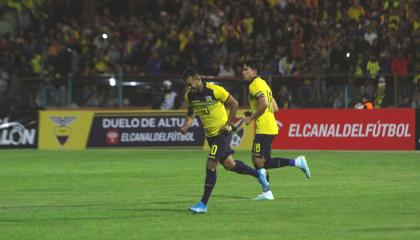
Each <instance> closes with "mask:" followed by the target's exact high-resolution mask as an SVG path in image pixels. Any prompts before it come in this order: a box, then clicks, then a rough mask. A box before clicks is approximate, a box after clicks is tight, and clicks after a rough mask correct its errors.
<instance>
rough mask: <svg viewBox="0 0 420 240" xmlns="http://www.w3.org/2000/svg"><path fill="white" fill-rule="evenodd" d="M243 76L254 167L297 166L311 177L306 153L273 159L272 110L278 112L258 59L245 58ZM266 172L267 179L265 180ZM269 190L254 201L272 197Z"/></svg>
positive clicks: (273, 122) (275, 132)
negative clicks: (246, 83) (252, 127)
mask: <svg viewBox="0 0 420 240" xmlns="http://www.w3.org/2000/svg"><path fill="white" fill-rule="evenodd" d="M242 75H243V78H244V79H245V80H247V81H249V82H250V83H249V95H250V98H249V103H250V105H251V112H252V115H251V116H247V117H245V119H244V123H245V124H247V125H248V124H250V123H251V122H252V121H255V137H254V142H253V146H252V162H253V163H254V166H255V168H256V169H261V168H262V169H264V168H265V169H270V168H279V167H285V166H296V167H298V168H300V169H302V171H303V172H304V173H305V175H306V177H308V178H310V177H311V173H310V171H309V167H308V165H307V163H306V159H305V156H298V157H297V158H295V159H288V158H272V157H271V144H272V142H273V140H274V138H275V137H276V135H277V134H278V127H277V121H276V119H275V117H274V113H275V112H277V111H278V107H277V103H276V100H275V99H274V98H273V94H272V92H271V88H270V87H269V86H268V84H267V83H266V81H265V80H264V79H262V78H261V77H260V76H258V61H257V60H248V61H246V62H245V64H244V66H243V70H242ZM268 178H269V177H268V173H267V180H268ZM273 199H274V197H273V193H272V192H271V190H269V191H263V193H262V194H260V195H259V196H257V197H256V198H255V200H273Z"/></svg>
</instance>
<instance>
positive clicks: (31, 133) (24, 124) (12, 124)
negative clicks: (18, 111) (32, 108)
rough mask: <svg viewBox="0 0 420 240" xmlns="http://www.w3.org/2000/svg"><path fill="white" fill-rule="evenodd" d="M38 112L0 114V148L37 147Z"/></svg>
mask: <svg viewBox="0 0 420 240" xmlns="http://www.w3.org/2000/svg"><path fill="white" fill-rule="evenodd" d="M37 134H38V113H36V112H35V113H29V114H27V115H26V116H20V117H13V116H4V117H1V116H0V148H36V147H37V145H38V141H37Z"/></svg>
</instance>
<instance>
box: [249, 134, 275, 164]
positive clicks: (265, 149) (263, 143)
mask: <svg viewBox="0 0 420 240" xmlns="http://www.w3.org/2000/svg"><path fill="white" fill-rule="evenodd" d="M275 137H276V135H268V134H255V138H254V142H253V144H252V154H253V155H254V157H258V158H264V159H265V160H269V159H271V144H272V142H273V140H274V138H275Z"/></svg>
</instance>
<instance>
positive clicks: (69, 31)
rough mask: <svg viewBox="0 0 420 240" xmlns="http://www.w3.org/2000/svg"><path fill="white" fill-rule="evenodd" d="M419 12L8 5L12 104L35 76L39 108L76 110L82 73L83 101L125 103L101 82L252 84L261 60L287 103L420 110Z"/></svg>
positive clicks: (259, 1) (258, 4) (1, 35)
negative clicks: (186, 78) (248, 65)
mask: <svg viewBox="0 0 420 240" xmlns="http://www.w3.org/2000/svg"><path fill="white" fill-rule="evenodd" d="M419 6H420V1H416V0H343V1H334V0H235V1H229V0H208V1H205V0H202V1H199V0H144V1H135V0H103V1H94V0H72V1H65V0H23V1H18V0H14V1H13V0H8V1H2V2H1V3H0V98H2V97H3V98H6V97H7V96H6V95H8V94H6V93H13V95H12V96H11V97H14V96H16V94H15V92H19V90H13V89H16V88H19V86H21V85H22V84H27V80H26V81H24V80H22V79H26V78H27V77H34V76H35V77H37V79H40V84H39V86H37V87H36V89H43V91H38V92H35V93H33V94H34V95H35V96H34V97H33V99H35V100H34V102H31V103H30V104H33V105H40V102H42V101H41V100H40V99H42V97H43V96H44V97H45V95H48V96H49V98H52V99H55V100H54V101H53V102H54V104H53V105H55V106H66V105H68V103H67V102H66V101H64V100H63V99H66V96H65V94H66V88H67V86H66V85H65V84H61V83H60V84H59V83H58V82H59V81H58V79H62V78H68V77H69V76H70V77H73V78H79V79H84V81H86V86H85V87H84V88H83V91H81V92H80V93H77V92H74V93H73V94H79V95H81V97H80V99H83V101H81V102H77V103H75V104H76V105H79V106H100V105H108V106H113V105H115V100H114V99H115V94H112V93H110V91H107V90H104V88H102V87H98V86H96V85H94V84H90V83H89V79H90V78H89V77H92V76H97V75H100V74H115V73H117V72H118V71H119V70H122V72H123V73H124V74H125V75H127V76H128V75H131V76H137V75H139V76H141V75H150V76H162V75H174V76H175V75H180V74H181V73H182V71H183V69H184V68H185V67H186V66H194V67H196V68H197V69H198V70H199V71H200V72H201V73H202V74H204V75H210V76H220V77H234V76H237V77H240V76H241V67H242V66H241V62H242V60H244V59H248V58H257V59H261V61H262V62H263V63H264V64H263V68H262V69H261V75H262V76H264V77H265V78H266V80H267V81H269V82H270V84H271V85H272V88H273V92H274V95H275V97H276V99H277V101H278V102H279V104H280V107H284V108H306V107H334V108H343V107H345V102H346V99H347V101H348V102H350V107H352V106H353V105H354V104H355V103H357V102H359V101H361V100H362V98H367V99H370V100H371V101H372V102H374V105H375V106H376V107H388V106H398V107H417V108H418V107H420V80H419V78H420V77H419V72H420V64H419V59H420V53H419V51H420V48H419V46H420V44H419V43H420V16H419V14H420V8H419ZM18 79H21V80H18ZM20 81H22V82H24V83H19V82H20ZM147 91H148V90H147V89H142V88H141V87H138V90H136V93H137V94H139V95H141V94H145V93H146V92H147ZM41 92H43V93H44V95H43V94H41ZM21 94H22V93H21ZM21 94H18V95H21ZM23 94H24V95H25V93H23ZM9 95H10V94H9ZM133 98H135V97H133ZM9 100H10V99H9ZM137 101H138V100H137ZM0 102H2V101H0ZM133 102H135V101H134V99H126V101H125V103H126V104H127V105H130V104H131V103H133ZM139 104H141V103H139Z"/></svg>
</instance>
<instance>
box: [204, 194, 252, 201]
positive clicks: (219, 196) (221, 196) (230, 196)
mask: <svg viewBox="0 0 420 240" xmlns="http://www.w3.org/2000/svg"><path fill="white" fill-rule="evenodd" d="M212 198H224V199H235V200H249V199H251V197H244V196H234V195H226V194H215V195H213V196H212Z"/></svg>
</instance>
